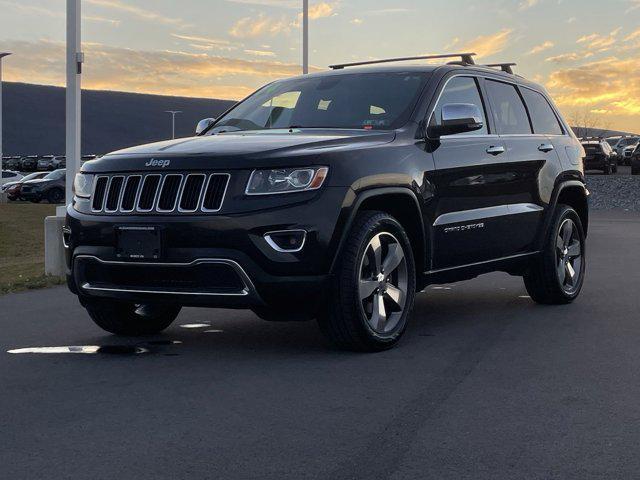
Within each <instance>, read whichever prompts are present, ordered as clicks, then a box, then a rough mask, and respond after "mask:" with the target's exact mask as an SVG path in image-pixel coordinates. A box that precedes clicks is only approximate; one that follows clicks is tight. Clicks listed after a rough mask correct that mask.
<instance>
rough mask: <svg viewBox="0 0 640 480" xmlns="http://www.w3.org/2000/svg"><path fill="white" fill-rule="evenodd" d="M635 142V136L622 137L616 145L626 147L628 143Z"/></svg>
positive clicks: (632, 143)
mask: <svg viewBox="0 0 640 480" xmlns="http://www.w3.org/2000/svg"><path fill="white" fill-rule="evenodd" d="M637 142H638V139H637V138H623V139H622V140H620V143H619V144H618V146H620V147H628V146H629V145H634V144H635V143H637Z"/></svg>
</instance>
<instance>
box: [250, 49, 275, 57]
mask: <svg viewBox="0 0 640 480" xmlns="http://www.w3.org/2000/svg"><path fill="white" fill-rule="evenodd" d="M244 53H246V54H247V55H253V56H254V57H275V56H276V54H275V53H274V52H272V51H270V50H250V49H249V50H244Z"/></svg>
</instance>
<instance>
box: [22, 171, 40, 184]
mask: <svg viewBox="0 0 640 480" xmlns="http://www.w3.org/2000/svg"><path fill="white" fill-rule="evenodd" d="M44 175H45V174H44V173H42V172H34V173H30V174H29V175H27V176H26V177H22V181H23V182H26V181H27V180H33V179H35V178H42V177H43V176H44Z"/></svg>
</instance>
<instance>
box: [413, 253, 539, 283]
mask: <svg viewBox="0 0 640 480" xmlns="http://www.w3.org/2000/svg"><path fill="white" fill-rule="evenodd" d="M539 253H540V252H530V253H521V254H518V255H512V256H509V257H503V258H497V259H494V260H487V261H485V262H478V263H471V264H468V265H461V266H459V267H451V268H444V269H441V270H430V271H427V272H424V273H423V274H422V278H421V280H422V281H421V282H420V285H419V289H420V290H422V289H424V288H425V287H427V286H429V285H434V284H443V283H454V282H460V281H463V280H470V279H472V278H475V277H477V276H479V275H483V274H485V273H491V272H506V273H508V274H510V275H515V276H522V275H524V273H525V272H526V270H527V268H528V267H529V262H530V260H531V259H532V258H534V257H536V256H537V255H538V254H539Z"/></svg>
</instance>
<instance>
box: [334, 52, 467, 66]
mask: <svg viewBox="0 0 640 480" xmlns="http://www.w3.org/2000/svg"><path fill="white" fill-rule="evenodd" d="M474 55H475V53H445V54H441V55H422V56H419V57H403V58H385V59H382V60H369V61H366V62H355V63H342V64H338V65H329V68H331V69H332V70H341V69H343V68H345V67H359V66H362V65H375V64H378V63H391V62H407V61H409V60H432V59H435V58H455V57H460V59H461V61H462V63H464V64H466V65H474V64H475V62H474V61H473V56H474Z"/></svg>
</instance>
